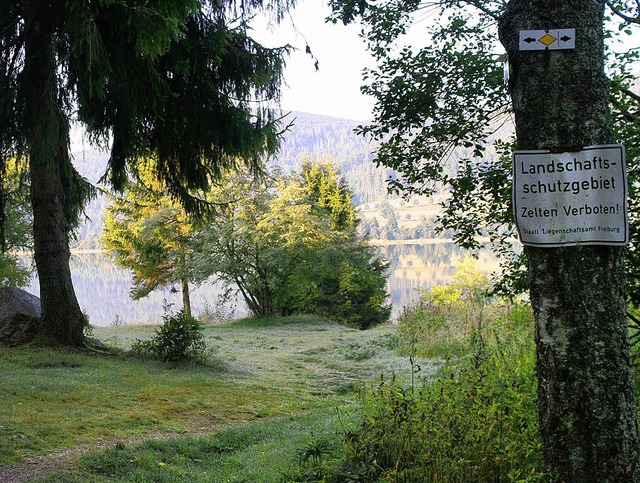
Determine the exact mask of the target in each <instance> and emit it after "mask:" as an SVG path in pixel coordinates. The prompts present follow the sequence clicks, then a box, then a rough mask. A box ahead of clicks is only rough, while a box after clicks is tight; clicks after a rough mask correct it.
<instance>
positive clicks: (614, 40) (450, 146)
mask: <svg viewBox="0 0 640 483" xmlns="http://www.w3.org/2000/svg"><path fill="white" fill-rule="evenodd" d="M606 3H607V9H608V13H609V15H610V17H609V20H610V22H609V23H608V26H609V27H608V28H609V30H608V31H606V32H605V37H606V46H607V47H606V48H607V75H609V77H610V80H611V87H612V89H611V95H610V100H611V108H612V114H613V120H614V130H615V137H616V141H617V142H619V143H622V144H624V145H625V147H626V149H627V166H628V168H629V180H630V183H629V194H630V196H629V200H630V208H631V209H630V233H631V246H630V248H629V257H628V260H629V263H628V267H629V268H628V270H627V278H628V280H629V282H630V287H631V288H632V290H631V291H630V292H629V294H630V298H631V299H632V300H633V301H635V302H639V301H640V295H638V294H640V282H639V281H640V269H639V268H638V266H640V257H639V255H638V253H639V251H638V250H637V248H635V245H636V244H637V240H638V238H639V237H640V234H639V233H640V223H639V220H638V216H637V213H638V212H640V211H639V210H637V209H634V208H635V207H636V204H637V200H638V198H639V197H638V196H634V193H635V191H636V190H637V185H638V183H637V182H635V180H636V179H637V176H638V173H639V169H638V167H637V160H638V159H640V158H639V157H638V153H639V147H640V143H639V142H638V136H637V135H636V133H637V132H638V125H639V123H640V115H639V113H640V109H639V107H640V96H638V94H637V78H638V75H637V73H638V68H637V66H638V61H639V60H640V54H639V53H638V50H637V49H633V48H632V49H631V50H630V49H629V46H628V45H625V44H624V43H623V42H622V40H624V39H625V38H626V37H628V36H629V35H632V34H637V28H638V25H639V24H640V18H639V17H638V15H637V4H636V3H635V2H631V1H627V0H621V1H613V2H606ZM330 4H331V6H332V8H333V15H332V20H333V21H334V22H337V21H342V22H344V23H349V22H353V21H354V20H355V19H356V18H359V19H360V20H361V21H362V24H363V29H362V37H363V40H364V42H365V43H366V46H367V49H368V50H369V51H370V53H371V54H372V55H373V57H374V58H375V61H376V64H377V65H376V66H375V67H373V68H370V69H367V70H366V71H365V73H364V76H363V80H364V83H365V84H364V86H363V87H362V89H363V92H365V93H367V94H369V95H371V96H372V97H373V98H374V99H375V100H376V107H375V109H374V119H373V120H372V122H371V123H370V124H368V125H363V126H360V127H359V129H358V132H360V133H361V134H363V135H366V136H368V137H371V138H373V141H374V142H378V143H379V148H378V149H377V152H376V155H375V162H376V163H377V164H378V165H380V166H384V167H387V168H392V169H394V170H395V173H394V174H393V175H391V176H389V188H390V190H391V191H392V192H394V193H396V194H402V195H403V196H406V197H408V196H411V195H412V194H429V193H432V192H446V193H447V194H450V196H448V197H447V198H446V200H445V201H444V202H443V203H442V206H443V208H444V210H443V212H442V214H441V215H440V216H439V219H438V225H439V228H441V229H442V230H443V231H444V230H448V231H452V232H453V237H454V240H455V241H456V243H458V244H459V245H461V246H463V247H465V248H472V249H478V248H479V246H480V243H481V241H480V240H481V237H489V239H490V241H491V243H492V245H493V246H494V248H496V251H497V253H498V255H500V256H501V257H502V259H503V268H502V272H503V273H504V274H505V277H504V279H503V281H502V283H501V288H502V290H503V291H504V292H505V293H506V292H509V291H510V292H511V293H514V294H517V293H522V292H523V291H524V290H526V288H527V283H526V267H525V264H524V263H523V261H522V258H521V257H519V256H516V255H514V251H516V250H514V248H515V247H514V246H513V239H514V238H515V235H516V233H515V227H514V220H513V213H512V206H511V184H512V179H511V178H512V175H511V171H512V166H511V156H510V153H511V152H512V150H513V138H514V126H513V125H512V116H511V100H510V98H509V95H508V90H507V85H508V83H507V82H505V78H504V73H503V71H504V68H505V65H504V62H505V60H506V59H505V56H504V53H503V50H502V49H501V48H496V47H497V46H499V43H498V42H497V40H498V39H497V28H496V24H497V22H498V19H499V18H500V16H501V15H502V14H503V12H504V9H505V7H506V2H503V1H496V0H486V1H459V2H455V1H454V2H452V1H446V0H443V1H435V2H427V1H421V0H407V1H395V0H384V1H381V2H374V3H371V2H364V1H360V0H331V1H330ZM425 14H428V15H431V16H433V18H434V19H436V20H435V21H434V22H424V21H423V18H424V17H423V16H424V15H425ZM407 33H410V34H411V37H408V36H405V34H407ZM511 75H512V77H515V76H517V75H518V73H517V72H512V73H511Z"/></svg>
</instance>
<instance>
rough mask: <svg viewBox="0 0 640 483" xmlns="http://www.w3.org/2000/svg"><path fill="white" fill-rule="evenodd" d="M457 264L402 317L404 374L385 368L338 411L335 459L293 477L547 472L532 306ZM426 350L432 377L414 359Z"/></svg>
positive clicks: (508, 476) (449, 477)
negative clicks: (453, 273) (435, 361)
mask: <svg viewBox="0 0 640 483" xmlns="http://www.w3.org/2000/svg"><path fill="white" fill-rule="evenodd" d="M458 270H459V272H458V276H457V277H456V278H455V279H454V283H453V284H452V285H451V286H448V287H438V288H436V289H432V290H431V291H429V292H425V294H424V296H423V298H422V300H421V301H420V302H419V303H418V304H415V305H413V306H412V307H409V308H408V309H406V310H405V312H404V314H403V316H402V317H401V320H400V327H399V330H398V344H397V350H398V351H399V352H401V353H404V354H405V355H406V356H407V357H409V359H410V361H411V369H410V371H411V374H410V376H411V377H410V378H407V377H400V376H403V375H402V374H398V375H396V374H390V375H386V376H382V377H381V378H380V379H379V381H378V382H377V383H376V384H375V385H374V386H371V387H367V388H365V389H363V390H362V391H361V393H360V395H359V399H358V405H357V406H356V407H355V409H352V410H350V411H349V410H344V411H342V412H341V415H340V419H341V421H342V439H343V448H342V456H340V457H339V458H338V462H334V464H333V465H332V466H328V465H326V464H324V465H322V466H321V465H317V467H316V468H315V472H313V473H309V472H308V471H307V472H306V473H305V474H306V475H307V477H306V478H305V479H298V480H290V481H317V482H334V483H337V482H341V483H343V482H363V483H364V482H379V481H380V482H403V483H414V482H415V483H423V482H430V483H438V482H442V483H450V482H507V481H517V482H538V481H548V480H549V475H548V474H546V473H545V468H544V462H543V458H542V451H541V442H540V439H539V436H538V423H537V410H536V377H535V347H534V338H533V320H532V314H531V310H530V308H529V307H528V306H527V305H523V304H513V303H508V302H506V301H503V300H499V299H496V298H494V297H491V296H489V295H487V290H486V289H487V288H488V283H487V281H486V278H485V277H484V276H482V274H479V273H478V272H477V270H475V269H474V267H473V266H472V265H471V264H470V262H468V261H467V262H464V264H463V265H462V266H461V267H459V268H458ZM425 355H429V356H431V357H437V358H440V359H441V360H442V361H443V362H442V365H441V367H440V370H439V372H438V374H437V375H436V376H435V377H433V376H428V377H423V376H422V374H421V368H420V366H419V365H418V363H417V362H416V361H417V360H419V359H418V357H420V356H423V357H424V356H425ZM404 376H406V374H405V375H404ZM407 380H408V381H409V382H408V383H407V382H403V381H407ZM320 470H322V472H321V474H319V473H320ZM310 474H314V475H315V476H316V478H315V479H313V478H309V477H308V476H309V475H310Z"/></svg>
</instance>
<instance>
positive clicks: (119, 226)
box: [101, 160, 197, 314]
mask: <svg viewBox="0 0 640 483" xmlns="http://www.w3.org/2000/svg"><path fill="white" fill-rule="evenodd" d="M156 169H157V166H156V164H155V163H154V162H153V161H150V160H147V161H146V162H140V166H139V167H138V171H139V177H138V179H137V180H136V182H133V181H131V182H129V183H128V184H127V185H126V188H125V190H124V192H123V194H122V195H121V196H114V197H113V198H112V200H111V203H110V205H109V207H108V208H107V215H106V218H105V227H104V230H103V232H102V237H101V238H102V243H103V245H104V247H105V249H106V250H107V251H108V252H109V253H110V254H111V255H112V257H113V258H114V260H115V262H116V263H117V264H118V265H120V266H121V267H124V268H128V269H130V270H131V271H132V272H133V288H132V289H131V296H132V298H134V299H139V298H142V297H145V296H147V295H149V293H151V292H152V291H153V290H156V289H159V288H163V287H166V286H168V285H173V284H176V283H177V284H180V285H182V287H183V305H184V306H183V310H185V311H186V312H187V314H189V312H190V302H189V288H188V283H189V282H192V281H194V278H195V275H194V273H193V270H192V269H191V268H190V266H189V265H188V263H189V262H190V259H191V257H192V256H193V253H194V251H195V250H196V249H197V246H196V245H195V233H194V230H195V229H194V226H193V222H192V220H191V218H190V217H189V215H188V214H187V213H186V211H185V210H184V208H183V207H182V206H180V205H179V204H178V203H177V202H175V201H174V200H172V199H171V197H170V196H169V195H168V194H167V193H166V187H165V185H164V184H163V183H162V182H159V181H157V180H156V179H155V177H154V175H153V172H154V171H155V170H156Z"/></svg>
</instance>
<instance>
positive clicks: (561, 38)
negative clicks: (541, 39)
mask: <svg viewBox="0 0 640 483" xmlns="http://www.w3.org/2000/svg"><path fill="white" fill-rule="evenodd" d="M560 40H562V41H563V42H568V41H569V40H571V37H569V36H568V35H563V36H562V37H560Z"/></svg>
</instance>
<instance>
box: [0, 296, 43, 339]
mask: <svg viewBox="0 0 640 483" xmlns="http://www.w3.org/2000/svg"><path fill="white" fill-rule="evenodd" d="M40 328H41V311H40V299H39V298H38V297H36V296H35V295H32V294H30V293H28V292H25V291H24V290H21V289H19V288H13V287H4V288H0V342H4V343H6V344H21V343H25V342H29V341H31V340H33V339H34V338H35V337H36V336H37V335H38V332H39V331H40Z"/></svg>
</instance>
